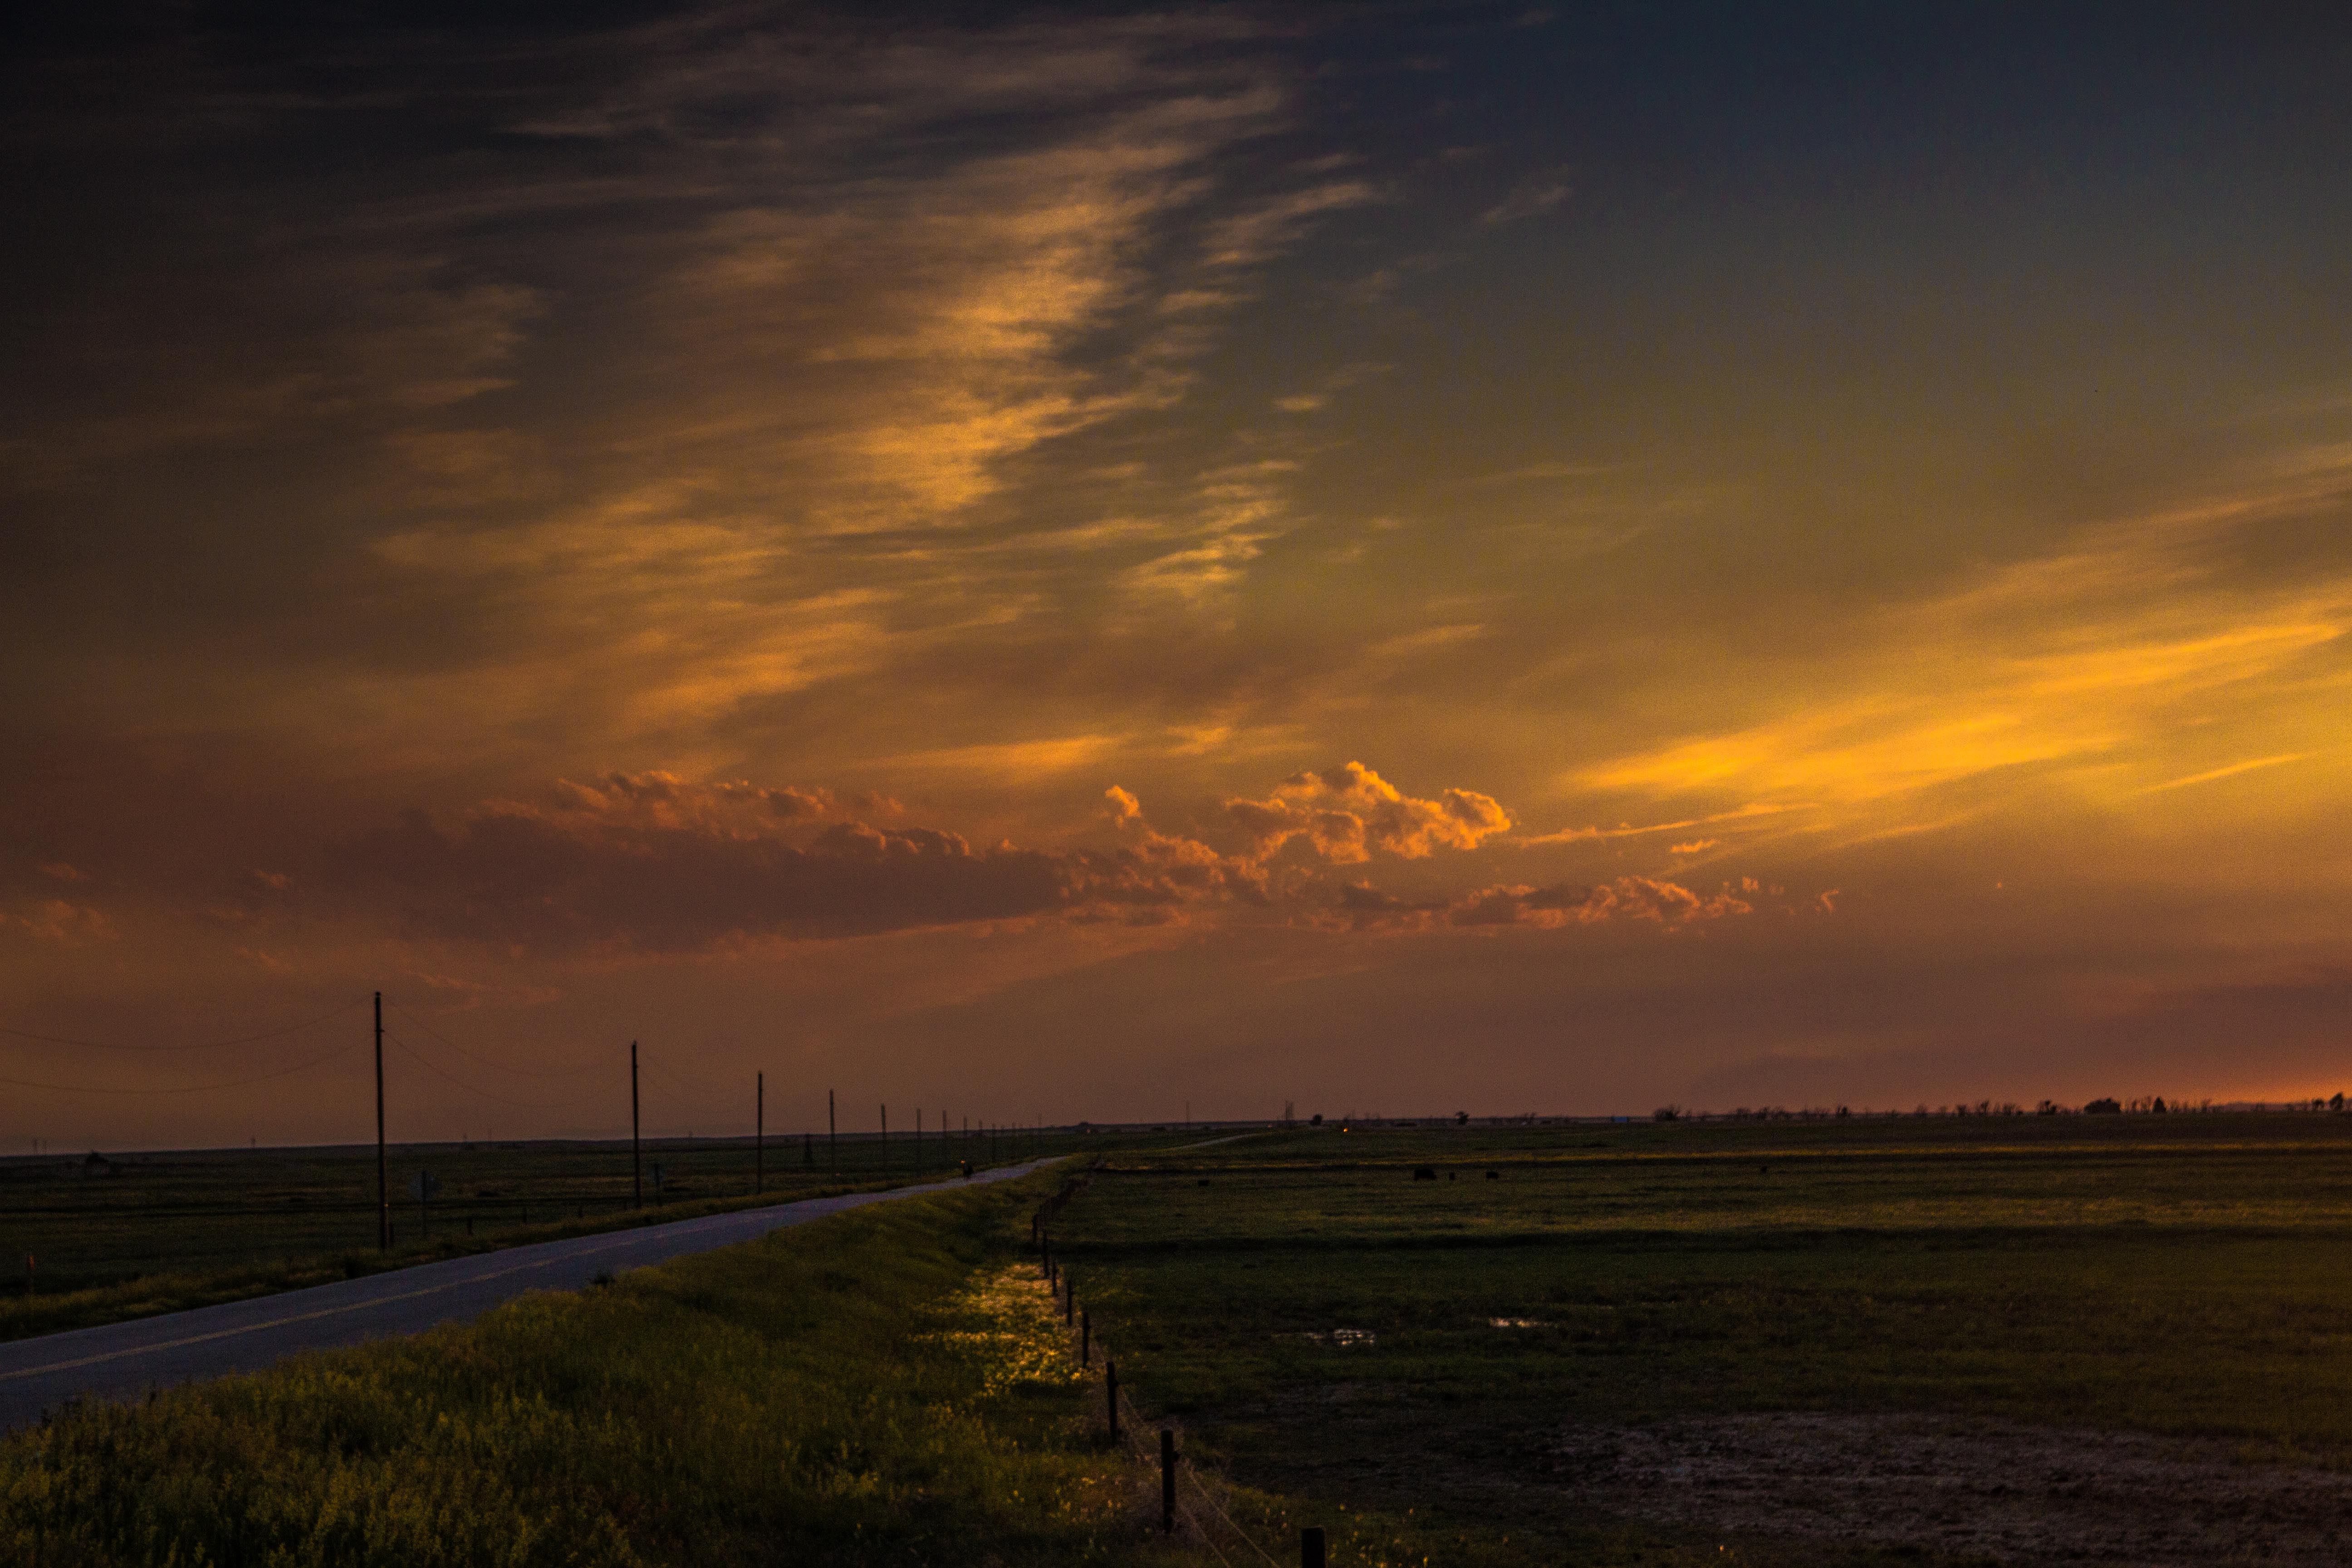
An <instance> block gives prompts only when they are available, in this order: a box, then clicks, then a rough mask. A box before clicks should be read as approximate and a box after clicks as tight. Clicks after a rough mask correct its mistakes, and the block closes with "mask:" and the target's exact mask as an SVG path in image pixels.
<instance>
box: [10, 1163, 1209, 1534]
mask: <svg viewBox="0 0 2352 1568" xmlns="http://www.w3.org/2000/svg"><path fill="white" fill-rule="evenodd" d="M1052 1179H1053V1178H1051V1177H1040V1178H1033V1179H1030V1180H1026V1181H1023V1182H1019V1183H1008V1184H1003V1185H999V1186H992V1187H986V1188H976V1189H970V1190H965V1191H959V1192H954V1193H950V1194H942V1195H939V1196H933V1197H923V1198H914V1199H908V1200H906V1201H904V1202H900V1203H895V1204H889V1205H877V1206H876V1207H872V1208H867V1209H862V1210H858V1211H856V1212H854V1213H851V1214H847V1215H840V1216H836V1217H835V1218H832V1219H829V1220H826V1221H824V1222H821V1223H818V1224H815V1225H811V1226H802V1227H798V1228H795V1229H793V1230H789V1231H783V1232H780V1233H778V1234H776V1235H774V1236H772V1237H768V1238H766V1239H764V1240H762V1241H760V1242H757V1243H753V1244H751V1245H749V1246H746V1247H736V1248H731V1249H729V1250H727V1251H724V1252H719V1253H713V1254H709V1255H707V1256H704V1257H699V1258H689V1259H686V1260H684V1261H681V1262H678V1263H675V1264H671V1265H668V1266H666V1267H664V1268H656V1269H646V1270H641V1271H637V1272H633V1273H630V1274H626V1275H624V1276H623V1277H622V1279H620V1280H619V1282H617V1283H616V1284H614V1285H612V1286H610V1287H604V1288H600V1289H592V1290H590V1291H587V1292H584V1293H581V1294H576V1295H560V1294H550V1295H542V1296H533V1297H529V1298H525V1299H524V1300H521V1301H520V1302H518V1303H515V1304H513V1305H511V1306H509V1307H507V1308H504V1309H502V1310H499V1311H497V1312H494V1313H492V1314H490V1315H489V1316H488V1317H486V1318H485V1319H483V1320H481V1321H479V1322H478V1323H475V1324H473V1325H470V1326H467V1327H463V1328H456V1329H449V1330H443V1331H436V1332H433V1333H430V1334H426V1335H423V1336H419V1337H417V1338H415V1339H408V1340H400V1341H394V1342H385V1343H383V1344H378V1345H373V1346H368V1347H365V1348H362V1349H357V1350H352V1351H345V1352H333V1353H329V1354H322V1355H313V1356H306V1357H302V1358H299V1360H297V1361H294V1362H292V1363H288V1364H287V1365H285V1366H283V1367H281V1368H279V1369H278V1370H276V1371H274V1372H271V1373H265V1374H261V1375H257V1376H251V1377H239V1378H231V1379H226V1380H223V1381H220V1382H217V1383H212V1384H198V1385H194V1386H191V1387H188V1388H184V1389H181V1390H178V1391H175V1392H172V1393H168V1394H163V1395H162V1396H160V1397H158V1398H156V1399H154V1400H153V1401H152V1402H151V1403H149V1404H147V1405H139V1406H130V1407H124V1406H98V1407H90V1408H81V1409H76V1410H73V1411H70V1412H68V1413H66V1414H65V1415H62V1416H60V1417H59V1418H58V1419H56V1420H55V1421H54V1422H52V1424H50V1425H49V1426H46V1427H43V1428H41V1429H38V1430H36V1431H28V1432H25V1433H20V1434H18V1435H16V1436H14V1437H11V1438H8V1439H6V1440H5V1442H0V1561H7V1562H22V1563H41V1564H44V1565H54V1568H81V1565H84V1564H89V1565H96V1564H130V1563H138V1564H145V1563H156V1564H161V1563H173V1564H181V1565H191V1568H193V1565H195V1564H270V1565H280V1564H282V1565H286V1568H293V1565H297V1564H318V1565H320V1568H324V1565H327V1564H335V1565H363V1564H387V1565H388V1564H394V1563H397V1564H434V1565H439V1564H451V1565H457V1564H465V1565H476V1564H481V1565H488V1564H499V1565H502V1568H503V1565H514V1568H520V1565H536V1564H558V1563H561V1564H580V1565H589V1564H598V1565H602V1564H613V1565H621V1564H641V1563H680V1564H685V1563H692V1564H713V1565H721V1568H723V1565H726V1564H732V1563H845V1564H846V1563H858V1564H865V1563H924V1564H936V1563H1006V1564H1013V1563H1038V1564H1063V1563H1069V1564H1080V1563H1141V1564H1150V1563H1156V1562H1174V1561H1189V1559H1183V1558H1181V1557H1180V1556H1178V1555H1177V1554H1176V1553H1174V1552H1171V1550H1170V1549H1168V1548H1165V1547H1163V1546H1161V1545H1160V1544H1159V1543H1157V1542H1155V1540H1154V1539H1153V1538H1152V1537H1151V1536H1150V1533H1149V1531H1147V1530H1146V1529H1145V1528H1144V1524H1145V1521H1144V1520H1143V1518H1142V1516H1141V1515H1140V1514H1139V1511H1138V1510H1137V1509H1136V1508H1135V1506H1134V1504H1135V1501H1136V1496H1135V1493H1136V1485H1135V1481H1136V1478H1135V1477H1134V1475H1133V1474H1132V1472H1131V1471H1130V1470H1129V1468H1127V1467H1126V1465H1125V1463H1124V1461H1122V1460H1120V1459H1119V1458H1118V1457H1117V1456H1115V1455H1114V1454H1112V1453H1110V1452H1108V1450H1107V1449H1105V1448H1104V1447H1102V1446H1101V1445H1100V1444H1099V1442H1098V1441H1097V1440H1096V1439H1095V1438H1094V1437H1093V1436H1090V1435H1089V1433H1088V1430H1087V1424H1086V1422H1085V1421H1084V1420H1083V1418H1082V1413H1083V1412H1084V1411H1085V1410H1086V1409H1087V1408H1088V1405H1087V1400H1086V1398H1085V1396H1084V1393H1083V1391H1082V1389H1081V1388H1080V1386H1079V1385H1078V1382H1077V1379H1076V1374H1075V1373H1073V1372H1072V1371H1071V1369H1070V1366H1069V1363H1068V1359H1067V1357H1066V1354H1064V1353H1061V1351H1062V1341H1061V1338H1060V1331H1059V1326H1058V1323H1057V1321H1055V1320H1054V1319H1053V1318H1052V1317H1051V1316H1050V1314H1049V1311H1048V1310H1047V1308H1046V1306H1045V1302H1044V1300H1043V1299H1042V1295H1041V1292H1040V1291H1039V1290H1038V1289H1036V1288H1035V1287H1034V1286H1032V1285H1029V1284H1026V1283H1025V1282H1024V1271H1021V1270H1018V1269H1013V1268H1011V1266H1012V1264H1013V1258H1015V1256H1016V1250H1015V1243H1016V1241H1020V1240H1025V1237H1026V1219H1025V1216H1026V1215H1027V1214H1028V1212H1029V1210H1030V1208H1031V1207H1033V1206H1034V1204H1035V1203H1036V1201H1037V1199H1038V1198H1039V1196H1040V1195H1041V1194H1043V1193H1044V1192H1045V1191H1046V1190H1047V1187H1048V1184H1049V1183H1050V1181H1051V1180H1052ZM1008 1270H1010V1271H1009V1272H1008Z"/></svg>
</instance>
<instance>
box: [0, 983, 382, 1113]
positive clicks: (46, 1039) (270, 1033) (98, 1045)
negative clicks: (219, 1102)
mask: <svg viewBox="0 0 2352 1568" xmlns="http://www.w3.org/2000/svg"><path fill="white" fill-rule="evenodd" d="M364 1000H365V999H364V998H354V999H352V1001H349V1002H346V1003H344V1004H343V1005H341V1006H340V1007H338V1008H336V1009H335V1010H334V1011H332V1012H331V1013H321V1014H320V1015H319V1016H317V1017H315V1018H306V1019H304V1020H303V1021H302V1022H301V1023H299V1024H289V1025H287V1026H285V1027H284V1028H282V1029H268V1030H264V1031H263V1032H262V1033H260V1034H258V1035H238V1036H236V1037H233V1038H230V1039H226V1040H194V1041H189V1042H187V1043H184V1044H173V1045H131V1044H127V1043H125V1042H123V1041H120V1040H81V1039H76V1038H74V1037H72V1036H70V1035H37V1034H35V1033H34V1032H33V1031H32V1030H30V1029H12V1028H9V1027H8V1026H6V1025H5V1024H0V1035H10V1036H13V1037H16V1038H17V1039H20V1040H39V1041H41V1042H42V1043H44V1044H45V1045H52V1046H84V1047H89V1049H91V1050H98V1051H210V1050H217V1049H218V1048H220V1047H223V1046H249V1045H252V1044H253V1043H254V1042H255V1041H257V1040H275V1039H278V1038H279V1037H282V1036H286V1035H293V1034H299V1033H300V1032H301V1031H302V1030H304V1029H309V1028H315V1027H316V1026H319V1025H320V1024H323V1023H325V1022H327V1021H328V1020H329V1019H331V1018H340V1017H341V1016H343V1015H344V1014H346V1013H348V1012H350V1011H351V1010H352V1008H354V1007H357V1006H359V1005H362V1002H363V1001H364ZM321 1059H322V1060H323V1059H324V1058H321ZM9 1081H13V1080H9ZM247 1081H249V1082H253V1083H258V1082H260V1081H261V1080H260V1079H249V1080H247ZM225 1087H233V1086H225ZM158 1092H163V1091H158Z"/></svg>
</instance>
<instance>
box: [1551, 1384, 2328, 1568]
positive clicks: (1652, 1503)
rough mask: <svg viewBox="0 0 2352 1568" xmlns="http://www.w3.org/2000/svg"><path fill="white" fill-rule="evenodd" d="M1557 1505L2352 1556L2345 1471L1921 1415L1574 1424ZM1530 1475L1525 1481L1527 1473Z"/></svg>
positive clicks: (1769, 1525)
mask: <svg viewBox="0 0 2352 1568" xmlns="http://www.w3.org/2000/svg"><path fill="white" fill-rule="evenodd" d="M1538 1465H1539V1467H1540V1469H1541V1470H1542V1471H1543V1472H1544V1479H1542V1480H1541V1481H1540V1482H1536V1483H1535V1484H1539V1485H1546V1486H1549V1487H1551V1488H1555V1489H1558V1490H1559V1492H1560V1494H1561V1502H1562V1504H1563V1506H1564V1507H1566V1508H1568V1509H1570V1510H1576V1511H1584V1510H1591V1511H1596V1512H1605V1513H1612V1514H1615V1515H1618V1516H1620V1517H1631V1518H1635V1519H1641V1520H1644V1521H1654V1522H1659V1523H1669V1524H1674V1525H1679V1526H1684V1527H1696V1528H1702V1529H1716V1530H1722V1531H1727V1532H1741V1533H1745V1532H1750V1531H1752V1532H1757V1533H1761V1534H1766V1535H1771V1536H1778V1537H1791V1536H1799V1537H1810V1538H1813V1539H1817V1540H1821V1541H1823V1542H1837V1543H1839V1544H1841V1545H1864V1544H1867V1545H1875V1546H1889V1547H1916V1548H1926V1549H1928V1550H1930V1551H1934V1552H1948V1553H1952V1554H1955V1555H1960V1556H1977V1557H1982V1558H1987V1559H1990V1560H1991V1561H1993V1562H1997V1563H2099V1564H2110V1563H2113V1564H2123V1563H2128V1564H2133V1565H2134V1568H2143V1565H2144V1568H2175V1565H2179V1568H2204V1565H2207V1564H2215V1563H2263V1564H2269V1565H2273V1568H2302V1565H2304V1564H2310V1565H2312V1568H2321V1565H2331V1564H2340V1563H2346V1562H2347V1561H2352V1476H2347V1475H2344V1474H2341V1473H2339V1472H2336V1471H2333V1470H2325V1469H2315V1468H2300V1467H2287V1466H2281V1465H2272V1464H2257V1463H2245V1462H2240V1460H2239V1459H2238V1458H2237V1457H2236V1450H2235V1447H2234V1446H2233V1445H2231V1444H2228V1443H2222V1442H2216V1441H2212V1440H2210V1439H2199V1440H2179V1439H2171V1438H2163V1437H2154V1436H2143V1435H2139V1434H2134V1433H2119V1432H2093V1431H2080V1430H2068V1429H2063V1428H2050V1427H2036V1426H2018V1425H2014V1424H2011V1423H2005V1422H1996V1421H1987V1420H1976V1419H1944V1418H1937V1417H1930V1416H1913V1415H1735V1416H1726V1417H1719V1418H1714V1419H1708V1420H1703V1421H1680V1422H1672V1423H1667V1424H1663V1425H1658V1426H1639V1427H1633V1426H1585V1425H1579V1426H1570V1427H1568V1428H1566V1429H1564V1430H1562V1431H1560V1432H1559V1434H1558V1436H1557V1440H1556V1441H1555V1442H1554V1443H1553V1444H1552V1445H1551V1446H1550V1447H1549V1450H1548V1451H1547V1452H1545V1453H1543V1454H1542V1455H1541V1456H1540V1458H1539V1459H1538ZM1529 1479H1530V1480H1531V1481H1533V1478H1532V1477H1530V1478H1529Z"/></svg>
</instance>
